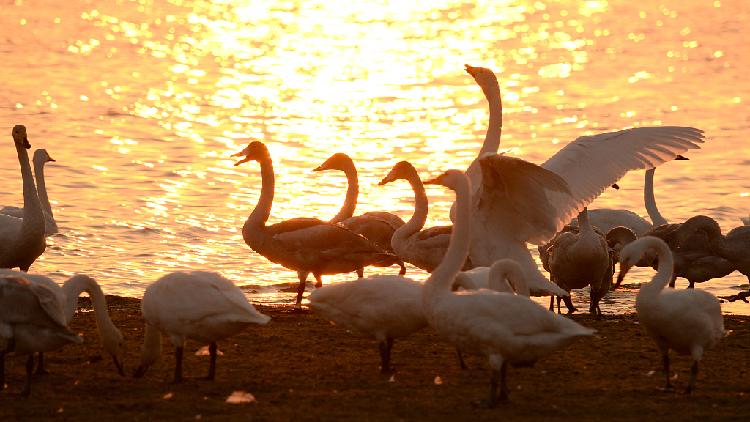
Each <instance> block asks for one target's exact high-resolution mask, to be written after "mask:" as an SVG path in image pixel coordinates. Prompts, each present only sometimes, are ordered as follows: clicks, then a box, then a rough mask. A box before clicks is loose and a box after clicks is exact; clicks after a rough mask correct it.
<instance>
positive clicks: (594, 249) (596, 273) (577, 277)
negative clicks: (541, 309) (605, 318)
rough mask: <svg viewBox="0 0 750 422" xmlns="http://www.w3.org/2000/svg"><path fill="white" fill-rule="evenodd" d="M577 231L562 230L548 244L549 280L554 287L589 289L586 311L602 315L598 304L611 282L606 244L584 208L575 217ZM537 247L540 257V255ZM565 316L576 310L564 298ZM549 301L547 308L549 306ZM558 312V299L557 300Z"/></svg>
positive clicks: (567, 297)
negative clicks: (566, 313) (589, 302)
mask: <svg viewBox="0 0 750 422" xmlns="http://www.w3.org/2000/svg"><path fill="white" fill-rule="evenodd" d="M578 225H579V230H578V231H577V232H574V231H572V230H571V231H563V232H561V233H559V234H558V235H555V237H554V238H552V240H551V241H550V242H549V244H548V245H547V254H548V265H547V266H545V267H548V270H549V273H550V278H551V279H552V281H553V282H555V283H556V284H557V285H559V286H560V287H562V288H563V289H565V290H566V291H568V292H569V291H570V290H571V289H582V288H584V287H586V286H591V290H590V296H591V306H590V307H589V312H590V313H592V314H595V315H597V316H601V312H602V311H601V309H600V308H599V301H600V300H601V299H602V298H603V297H604V295H605V294H606V293H607V292H608V291H609V286H610V284H611V283H612V266H613V263H612V260H611V256H610V253H609V245H607V240H606V238H605V237H604V235H602V234H601V232H596V231H594V227H592V225H591V223H590V222H589V220H588V215H587V212H586V208H584V209H583V211H581V213H580V214H578ZM541 248H542V247H541V246H540V255H543V254H542V253H541ZM563 299H564V300H565V306H567V308H568V313H573V312H574V311H575V310H576V308H575V306H573V302H572V301H571V300H570V296H565V297H564V298H563ZM551 304H552V303H551V302H550V306H551ZM558 309H559V299H558Z"/></svg>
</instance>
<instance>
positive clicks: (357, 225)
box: [313, 152, 406, 278]
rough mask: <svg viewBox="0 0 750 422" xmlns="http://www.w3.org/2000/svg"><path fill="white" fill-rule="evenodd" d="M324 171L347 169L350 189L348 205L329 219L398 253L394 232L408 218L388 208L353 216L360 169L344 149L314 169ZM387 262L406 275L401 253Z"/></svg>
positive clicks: (380, 246)
mask: <svg viewBox="0 0 750 422" xmlns="http://www.w3.org/2000/svg"><path fill="white" fill-rule="evenodd" d="M323 170H340V171H343V172H344V174H345V175H346V180H347V182H348V184H349V185H348V188H347V189H346V199H345V200H344V205H342V206H341V210H340V211H339V213H338V214H336V216H335V217H333V218H332V219H331V220H330V221H329V222H330V223H341V224H343V225H344V227H346V228H348V229H349V230H351V231H353V232H355V233H357V234H361V235H362V236H364V237H366V238H367V240H369V241H371V242H373V243H375V244H376V245H378V247H379V248H381V249H383V250H385V251H388V252H391V253H394V252H393V248H392V247H391V237H393V232H395V231H396V229H398V228H399V227H401V226H403V225H404V220H402V219H401V217H399V216H397V215H396V214H392V213H389V212H385V211H371V212H366V213H364V214H362V215H358V216H356V217H353V215H354V209H355V208H356V207H357V197H358V196H359V179H358V177H357V168H356V167H355V166H354V162H353V161H352V159H351V158H350V157H349V156H348V155H346V154H344V153H342V152H337V153H336V154H333V155H332V156H331V157H330V158H328V159H327V160H326V161H325V162H324V163H323V164H321V165H319V166H318V167H316V168H315V169H314V170H313V171H323ZM384 264H385V263H384ZM387 264H388V265H385V266H391V265H393V264H398V265H399V266H400V267H401V272H400V273H399V274H400V275H404V274H406V267H405V266H404V262H403V261H402V260H401V259H399V258H398V257H397V256H394V262H392V263H387ZM357 274H358V275H359V277H360V278H362V277H363V273H362V268H359V269H358V270H357Z"/></svg>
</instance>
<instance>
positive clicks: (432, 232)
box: [0, 65, 750, 406]
mask: <svg viewBox="0 0 750 422" xmlns="http://www.w3.org/2000/svg"><path fill="white" fill-rule="evenodd" d="M466 71H467V72H468V73H469V74H470V75H471V76H472V77H473V78H474V80H475V81H476V82H477V83H478V84H479V86H480V87H481V88H482V91H483V93H484V95H485V97H486V99H487V101H488V104H489V112H490V113H489V114H490V117H489V124H488V128H487V134H486V137H485V141H484V143H483V145H482V148H481V149H480V152H479V153H478V155H477V157H476V159H475V160H474V161H473V162H472V163H471V164H470V166H469V167H468V168H467V170H466V171H465V172H464V171H460V170H447V171H444V172H442V173H441V174H440V175H438V176H437V177H434V178H431V179H429V180H425V181H423V180H422V179H421V178H420V176H419V173H418V171H417V170H416V169H415V167H414V166H413V165H412V164H410V163H409V162H408V161H399V162H398V163H397V164H395V165H394V166H393V168H392V169H391V170H390V172H389V173H388V174H387V175H385V176H384V177H383V179H382V181H381V182H380V183H379V184H380V185H381V186H383V185H387V184H389V183H394V182H396V181H397V180H406V181H407V182H409V184H410V185H411V187H412V190H413V192H414V198H415V208H414V212H413V214H412V216H411V218H410V219H409V220H408V221H407V222H404V221H403V220H402V219H401V218H399V217H398V216H396V215H395V214H393V213H392V212H388V211H379V212H368V213H364V214H361V215H355V209H356V205H357V198H358V195H359V182H358V176H357V170H356V167H355V164H354V162H353V161H352V159H351V158H350V157H349V156H347V155H346V154H343V153H336V154H333V155H332V156H331V157H330V158H328V159H327V160H326V161H325V162H324V163H322V164H321V165H320V166H319V167H317V168H316V169H315V170H316V171H325V170H338V171H342V172H344V174H345V175H346V177H347V182H348V187H347V190H346V197H345V198H346V199H345V202H344V204H343V205H342V207H341V210H340V211H339V212H338V214H337V215H336V216H335V217H334V218H333V219H331V220H329V221H324V220H321V219H318V218H315V217H308V218H294V219H290V220H285V221H281V222H276V223H273V224H268V220H269V219H270V217H271V210H272V205H273V199H274V191H275V188H276V186H275V175H274V168H273V160H272V157H271V154H270V152H269V150H268V148H267V147H266V145H265V144H264V143H263V142H260V141H252V142H250V143H249V144H248V145H247V147H245V148H244V149H243V150H242V151H240V152H238V153H236V154H234V156H236V157H240V159H239V161H237V162H236V164H235V166H238V165H240V164H243V163H246V162H250V161H255V162H257V164H258V165H259V167H260V175H261V186H260V195H259V197H258V201H257V204H256V206H255V208H254V209H253V210H252V212H251V213H250V214H249V216H248V217H247V219H246V221H245V223H244V225H243V227H242V237H243V239H244V241H245V243H246V244H247V245H248V246H249V247H250V248H251V249H252V250H253V251H254V252H255V253H258V254H260V255H262V256H264V257H265V258H266V259H268V260H269V261H271V262H274V263H277V264H280V265H282V266H284V267H286V268H288V269H290V270H292V271H295V272H296V273H297V277H298V280H299V284H298V287H297V294H296V304H297V306H300V305H301V303H302V301H303V297H304V293H305V290H306V282H307V278H308V276H309V275H310V274H312V275H313V277H314V278H315V280H316V285H315V287H316V289H315V290H314V291H313V292H312V293H311V294H310V295H309V301H310V308H311V309H313V311H315V312H319V313H320V314H322V315H323V316H324V317H325V318H327V319H330V320H331V321H333V322H335V323H336V324H340V325H343V326H345V327H347V328H349V329H351V330H352V331H354V332H357V333H360V334H362V335H365V336H369V337H372V338H373V339H375V340H376V341H377V342H378V344H379V351H380V361H381V365H380V368H381V371H382V372H384V373H391V372H392V371H393V368H392V364H391V362H392V361H391V349H392V347H393V345H394V340H395V339H398V338H403V337H406V336H408V335H410V334H412V333H414V332H416V331H417V330H420V329H422V328H424V327H426V326H429V327H431V328H432V329H434V330H435V331H436V332H437V334H438V335H439V336H440V337H441V338H442V339H444V340H445V341H447V342H448V343H450V344H452V345H453V346H455V347H456V349H457V350H458V351H459V356H460V353H471V354H477V355H482V356H485V357H486V358H487V361H488V365H489V368H490V372H491V373H490V395H489V399H488V401H487V404H488V405H489V406H494V405H496V404H497V403H498V402H499V401H505V400H507V399H508V388H507V384H506V377H507V370H508V365H509V364H510V365H512V366H518V367H524V366H531V365H533V364H534V362H536V361H537V360H539V359H541V358H543V357H544V356H546V355H548V354H550V353H552V352H554V351H555V350H557V349H559V348H562V347H565V346H566V345H568V344H570V343H571V342H572V341H575V340H576V339H578V338H582V337H590V336H593V335H594V334H595V331H594V330H592V329H590V328H586V327H584V326H582V325H580V324H579V323H577V322H575V321H573V320H572V319H570V318H568V317H566V316H563V315H561V314H560V300H564V301H565V304H566V307H567V308H568V311H569V313H572V312H573V311H575V309H576V308H575V306H574V305H573V303H572V301H571V299H570V291H571V289H582V288H586V287H589V289H590V297H591V303H590V307H589V310H590V312H591V313H593V314H596V315H601V313H602V312H601V308H600V303H601V302H600V301H601V299H602V298H603V297H604V296H605V295H606V294H607V292H608V291H609V290H610V289H614V288H617V287H618V286H619V285H620V283H621V282H622V280H623V277H624V276H625V274H626V273H627V271H628V270H629V268H631V267H632V266H634V265H639V266H652V267H654V268H655V269H656V270H657V273H656V276H655V277H654V278H653V280H652V281H651V282H650V283H646V284H644V285H643V286H642V287H641V289H640V291H639V293H638V295H637V299H636V312H637V313H638V317H639V319H640V320H641V322H642V324H643V326H644V327H645V328H646V330H647V331H648V333H649V334H650V335H651V336H652V337H653V338H654V340H655V341H656V343H657V345H658V347H659V350H660V351H661V354H662V359H663V364H664V369H665V372H666V373H667V387H668V388H671V384H670V379H669V376H668V374H669V351H670V350H674V351H676V352H678V353H681V354H689V355H691V356H692V358H693V361H694V363H693V368H692V370H691V378H690V382H689V384H688V387H687V391H688V392H690V391H692V390H693V389H694V388H695V378H696V376H697V372H698V362H699V361H700V360H701V358H702V356H703V353H704V352H705V351H706V350H707V349H709V348H711V347H712V346H714V345H715V344H716V343H717V342H718V341H719V340H720V339H721V338H722V337H723V336H724V335H725V332H724V328H723V319H722V314H721V308H720V306H719V302H718V300H717V299H716V298H715V297H714V296H712V295H711V294H709V293H706V292H704V291H701V290H696V289H692V288H693V287H694V284H695V283H702V282H705V281H707V280H709V279H711V278H720V277H723V276H725V275H727V274H729V273H731V272H733V271H735V270H737V271H739V272H741V273H742V274H744V275H745V276H748V277H749V278H750V252H748V251H750V227H749V226H744V225H743V226H740V227H737V228H735V229H734V230H732V231H730V232H729V233H727V234H726V235H722V233H721V229H720V228H719V226H718V224H717V223H716V221H715V220H713V219H711V218H710V217H707V216H696V217H693V218H691V219H689V220H687V221H685V222H683V223H678V224H668V223H667V222H666V220H665V219H664V218H663V217H662V216H661V214H659V211H658V208H657V207H656V202H655V199H654V188H653V175H654V170H655V168H656V167H657V166H659V165H661V164H663V163H666V162H669V161H672V160H675V159H682V158H683V156H682V154H685V153H686V152H687V151H689V150H695V149H698V148H700V144H701V143H703V142H704V138H703V133H702V131H700V130H698V129H695V128H691V127H677V126H660V127H639V128H631V129H625V130H620V131H615V132H607V133H601V134H597V135H593V136H582V137H579V138H577V139H576V140H574V141H572V142H570V143H569V144H568V145H566V146H565V147H564V148H562V149H561V150H560V151H559V152H557V153H556V154H555V155H553V156H552V157H550V158H549V159H548V160H547V161H546V162H544V163H543V164H541V165H537V164H534V163H531V162H528V161H525V160H523V159H521V158H518V157H511V156H509V155H507V154H502V153H501V154H498V148H499V146H500V136H501V132H502V101H501V95H500V87H499V84H498V81H497V78H496V77H495V74H494V73H493V72H492V71H491V70H489V69H486V68H480V67H472V66H468V65H467V66H466ZM12 135H13V140H14V145H15V148H16V151H17V154H18V159H19V163H20V167H21V175H22V180H23V200H24V203H23V208H15V209H13V208H7V207H6V208H3V209H2V210H0V268H4V269H2V270H0V390H2V387H3V386H4V358H5V355H6V354H7V353H14V354H17V355H28V360H27V365H26V370H27V382H26V385H25V386H24V390H23V392H24V393H25V394H28V393H29V392H30V385H31V377H32V372H33V367H34V362H35V360H34V353H39V354H40V355H39V356H40V358H39V366H38V368H39V369H38V370H39V371H43V370H44V368H43V365H42V356H43V355H42V353H45V352H50V351H53V350H55V349H58V348H60V347H63V346H64V345H65V344H68V343H76V342H80V341H81V339H80V338H79V337H78V336H76V335H75V334H73V333H71V332H70V331H69V330H68V329H67V325H68V324H69V322H70V320H71V319H72V318H73V316H74V314H75V310H76V305H77V299H78V295H79V294H81V293H82V292H84V291H85V292H87V293H88V294H89V295H90V296H91V297H92V300H93V303H94V312H95V315H96V320H97V325H98V327H99V332H100V337H101V342H102V345H103V347H104V349H105V350H106V351H107V352H108V353H109V354H110V355H111V356H112V360H113V362H114V364H115V367H116V368H117V370H118V372H120V373H121V374H123V373H124V372H123V368H122V354H123V350H122V342H123V336H122V333H121V332H120V331H119V330H118V329H117V327H115V326H114V324H113V323H112V321H111V320H110V318H109V316H108V313H107V307H106V301H105V299H104V295H103V292H102V290H101V288H100V287H99V286H98V284H97V283H96V281H95V280H93V279H92V278H90V277H87V276H85V275H80V274H79V275H75V276H73V277H71V278H70V279H69V280H68V281H66V282H65V283H64V284H63V286H62V287H60V286H58V285H57V284H55V283H54V282H53V281H52V280H50V279H49V278H47V277H44V276H41V275H33V274H28V271H29V268H30V266H31V265H32V264H33V262H34V261H35V260H36V259H37V258H38V257H39V256H40V255H41V254H42V253H43V252H44V250H45V246H46V243H45V237H46V236H49V235H51V234H54V233H56V232H57V231H58V227H57V225H56V224H55V221H54V217H53V214H52V209H51V207H50V204H49V200H48V198H47V192H46V187H45V182H44V175H43V167H44V164H45V163H47V162H50V161H54V160H52V158H51V157H50V156H49V154H48V153H47V152H46V151H45V150H37V151H36V152H35V154H34V160H33V163H34V170H35V174H34V175H32V169H31V165H30V163H29V157H28V153H27V150H28V149H29V148H30V147H31V145H30V143H29V140H28V137H27V134H26V128H25V127H24V126H21V125H17V126H15V127H14V128H13V131H12ZM632 170H645V171H646V178H645V182H646V183H645V187H644V198H645V203H646V209H647V210H648V213H649V216H650V218H651V220H652V222H651V223H649V222H648V221H646V220H644V219H642V218H640V217H638V216H637V215H635V214H634V213H632V212H630V211H627V210H588V208H587V207H588V206H589V204H590V203H591V202H592V201H593V200H594V199H595V198H596V197H598V196H599V195H600V194H601V193H602V192H603V191H604V189H606V188H608V187H609V186H612V185H613V184H615V183H616V182H617V181H618V180H619V179H620V178H621V177H623V176H624V175H625V174H626V173H627V172H629V171H632ZM34 176H36V184H35V180H34ZM425 184H432V185H441V186H444V187H446V188H448V189H450V190H452V191H453V192H454V193H455V202H454V204H453V207H452V209H451V213H450V218H451V220H452V224H451V225H445V226H435V227H429V228H426V229H425V228H424V226H425V223H426V219H427V213H428V198H427V195H426V192H425V188H424V185H425ZM576 216H577V217H576ZM574 217H576V218H575V222H576V223H577V224H576V226H573V225H571V224H570V223H571V220H573V218H574ZM529 243H532V244H537V245H540V247H539V251H540V257H541V260H542V264H543V268H544V269H546V270H547V271H548V272H549V274H550V277H549V278H547V277H546V276H545V275H544V274H543V273H542V272H541V271H540V269H539V267H538V265H537V263H536V261H535V260H534V258H533V256H532V255H531V252H530V251H529V248H528V244H529ZM617 262H620V275H619V277H618V279H617V283H615V284H613V275H614V273H615V270H614V269H615V264H616V263H617ZM405 263H409V264H411V265H413V266H415V267H417V268H420V269H422V270H424V271H426V272H428V273H430V275H429V277H428V278H427V280H426V282H424V283H420V282H417V281H415V280H413V279H410V278H408V277H406V266H405ZM394 264H395V265H398V266H399V267H400V270H399V273H398V274H394V275H384V274H377V275H368V276H367V277H365V274H364V268H365V267H369V266H375V267H388V266H391V265H394ZM13 268H18V269H19V270H20V271H13V270H12V269H13ZM350 272H355V273H356V274H357V278H356V279H353V280H351V281H347V282H342V283H336V284H333V285H330V286H325V287H323V282H322V277H323V276H324V275H331V274H344V273H350ZM677 277H684V278H686V279H687V280H688V281H689V283H690V284H689V287H690V289H688V290H679V291H678V290H674V289H665V287H666V286H667V285H670V286H674V283H675V279H676V278H677ZM529 296H551V301H550V309H549V310H548V309H545V308H544V307H542V306H540V305H539V304H537V303H536V302H534V301H532V300H531V299H530V298H529ZM555 296H556V297H558V306H557V308H558V312H557V313H555V312H554V308H553V302H552V299H553V298H554V297H555ZM141 306H142V315H143V318H144V320H145V323H146V326H145V330H144V344H143V348H142V355H141V356H142V357H141V363H140V365H139V366H138V368H137V369H136V371H135V374H134V375H135V376H136V377H140V376H143V374H144V373H145V372H146V370H147V369H148V368H149V367H150V366H152V365H153V364H154V363H155V362H156V361H157V359H158V357H159V354H160V350H161V337H162V335H166V336H167V337H168V338H169V340H170V342H171V343H172V345H173V346H174V347H175V356H176V362H175V371H174V378H173V380H174V382H180V381H181V380H182V355H183V348H184V345H185V341H186V340H187V339H192V340H196V341H199V342H202V343H204V344H207V345H208V347H209V348H208V351H209V354H210V358H211V360H210V367H209V371H208V376H207V378H208V379H213V378H214V376H215V367H216V359H217V350H218V346H217V342H218V341H220V340H222V339H225V338H227V337H229V336H232V335H235V334H237V333H239V332H240V331H242V330H244V329H245V328H246V327H248V326H249V325H251V324H266V323H268V321H269V320H270V318H269V317H268V316H266V315H263V314H261V313H260V312H258V311H257V310H256V309H255V308H254V307H253V305H252V304H251V303H250V302H249V301H248V300H247V298H246V297H245V295H244V294H243V293H242V291H241V290H240V289H239V288H238V287H237V286H235V285H234V283H232V282H231V281H229V280H227V279H226V278H224V277H223V276H221V275H220V274H217V273H215V272H203V271H192V272H175V273H170V274H167V275H165V276H163V277H161V278H160V279H158V280H156V281H155V282H153V283H152V284H151V285H149V286H148V287H147V288H146V290H145V293H144V295H143V299H142V304H141Z"/></svg>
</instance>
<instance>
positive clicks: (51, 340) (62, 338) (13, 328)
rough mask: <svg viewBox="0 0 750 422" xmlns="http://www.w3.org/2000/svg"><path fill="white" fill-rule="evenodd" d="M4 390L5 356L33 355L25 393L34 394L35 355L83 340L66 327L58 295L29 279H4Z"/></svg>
mask: <svg viewBox="0 0 750 422" xmlns="http://www.w3.org/2000/svg"><path fill="white" fill-rule="evenodd" d="M0 340H3V343H4V344H5V347H4V348H3V349H2V350H0V391H2V387H3V386H4V385H5V354H6V353H9V352H13V353H15V354H17V355H26V354H27V355H29V357H28V359H27V361H26V383H25V384H24V387H23V390H22V393H21V394H23V395H26V396H27V395H29V394H30V393H31V377H32V370H33V368H34V352H47V351H51V350H56V349H59V348H60V347H63V346H65V345H66V344H69V343H81V342H82V341H83V340H82V339H81V338H80V337H78V336H76V335H75V334H73V333H72V332H70V331H69V330H68V329H67V328H66V325H65V319H64V316H63V310H62V307H61V306H60V303H59V302H58V301H57V298H56V296H55V294H54V293H53V292H52V291H51V290H49V289H48V288H47V287H45V286H43V285H38V284H35V283H32V282H30V281H28V280H27V279H25V278H21V277H16V276H6V275H3V276H0Z"/></svg>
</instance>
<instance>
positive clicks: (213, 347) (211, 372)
mask: <svg viewBox="0 0 750 422" xmlns="http://www.w3.org/2000/svg"><path fill="white" fill-rule="evenodd" d="M218 350H219V346H218V345H217V344H216V342H215V341H214V342H211V344H209V345H208V354H209V355H210V356H211V361H210V363H209V366H208V375H206V378H204V379H206V380H208V381H213V380H214V379H215V378H216V355H217V354H218Z"/></svg>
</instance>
